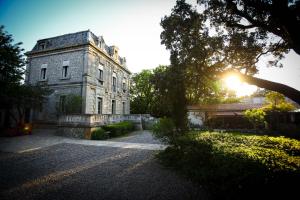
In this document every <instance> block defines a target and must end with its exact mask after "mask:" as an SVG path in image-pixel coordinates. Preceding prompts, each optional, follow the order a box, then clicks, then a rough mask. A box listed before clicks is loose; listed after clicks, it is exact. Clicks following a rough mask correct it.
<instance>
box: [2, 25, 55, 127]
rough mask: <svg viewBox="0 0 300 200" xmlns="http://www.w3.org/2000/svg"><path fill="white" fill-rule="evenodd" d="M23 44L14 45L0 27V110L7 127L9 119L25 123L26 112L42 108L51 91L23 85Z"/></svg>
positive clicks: (17, 122) (10, 37)
mask: <svg viewBox="0 0 300 200" xmlns="http://www.w3.org/2000/svg"><path fill="white" fill-rule="evenodd" d="M20 45H21V43H16V44H13V38H12V36H11V35H10V34H8V33H7V32H5V31H4V27H3V26H0V88H1V91H0V109H3V110H5V113H6V119H5V126H6V127H9V126H10V124H11V123H10V120H9V118H12V119H14V121H15V124H20V123H23V122H24V115H25V111H26V110H27V109H29V108H40V107H41V105H42V103H43V102H44V101H45V98H46V96H47V95H49V94H50V93H51V91H50V90H49V89H47V88H45V87H40V86H31V85H25V84H22V83H21V80H22V79H23V74H24V66H25V64H26V63H25V59H24V55H23V54H22V51H23V49H21V48H20Z"/></svg>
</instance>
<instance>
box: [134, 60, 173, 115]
mask: <svg viewBox="0 0 300 200" xmlns="http://www.w3.org/2000/svg"><path fill="white" fill-rule="evenodd" d="M165 69H166V66H162V65H160V66H158V67H157V68H155V69H154V70H143V71H142V72H140V73H138V74H134V75H133V77H132V84H131V89H130V93H131V102H130V109H131V110H130V112H131V113H135V114H141V113H147V114H151V115H152V116H154V117H163V116H169V115H170V114H169V113H170V108H169V107H170V105H169V102H168V101H166V99H165V96H164V95H162V94H161V92H160V91H159V90H158V89H157V88H158V87H157V86H158V85H159V84H160V83H161V82H158V81H159V79H158V76H160V75H161V73H164V72H165Z"/></svg>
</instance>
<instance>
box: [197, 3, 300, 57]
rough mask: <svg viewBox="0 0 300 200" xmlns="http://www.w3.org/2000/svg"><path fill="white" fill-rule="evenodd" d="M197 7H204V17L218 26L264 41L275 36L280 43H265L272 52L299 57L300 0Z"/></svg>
mask: <svg viewBox="0 0 300 200" xmlns="http://www.w3.org/2000/svg"><path fill="white" fill-rule="evenodd" d="M198 3H199V4H201V5H204V6H205V11H204V14H205V16H206V17H208V18H209V19H210V20H211V21H212V22H213V23H214V24H216V25H225V26H226V27H228V28H235V29H236V30H238V31H244V32H248V33H250V32H257V34H259V35H260V39H261V40H262V41H266V40H268V39H269V40H270V39H271V38H272V35H276V36H278V37H280V39H279V41H278V40H277V41H278V42H276V45H275V46H274V45H273V44H274V43H272V41H268V42H269V44H268V43H266V42H264V43H265V45H266V46H268V47H269V51H270V52H274V53H275V52H276V51H277V50H278V49H279V48H285V49H293V50H294V51H295V52H296V53H297V54H300V37H299V35H300V30H299V27H300V1H299V0H269V1H266V0H260V1H249V0H239V1H233V0H198ZM270 33H272V34H270Z"/></svg>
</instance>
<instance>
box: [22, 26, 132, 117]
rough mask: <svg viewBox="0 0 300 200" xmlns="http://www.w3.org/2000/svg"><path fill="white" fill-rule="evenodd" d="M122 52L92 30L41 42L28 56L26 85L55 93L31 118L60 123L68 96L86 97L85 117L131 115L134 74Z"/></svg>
mask: <svg viewBox="0 0 300 200" xmlns="http://www.w3.org/2000/svg"><path fill="white" fill-rule="evenodd" d="M118 51H119V49H118V47H116V46H108V45H107V44H105V42H104V39H103V37H102V36H99V37H97V36H96V35H94V34H93V33H92V32H91V31H89V30H87V31H82V32H76V33H71V34H65V35H61V36H57V37H52V38H46V39H42V40H38V41H37V43H36V45H35V46H34V48H33V49H32V50H31V51H29V52H27V53H26V55H27V59H28V64H27V70H26V71H27V73H26V78H25V82H26V83H27V84H32V85H37V84H39V85H47V86H48V87H49V88H50V89H52V90H53V93H52V94H51V95H50V96H49V97H48V101H47V102H46V103H45V104H44V105H43V106H42V109H40V110H38V111H33V112H32V114H31V118H32V119H33V120H41V121H48V122H55V121H57V117H58V112H59V109H63V107H64V104H65V101H66V96H67V95H68V94H73V95H78V96H81V97H82V108H81V113H82V114H129V112H130V104H129V102H130V101H129V84H130V74H131V73H130V71H129V70H128V69H127V67H126V59H125V58H124V57H120V56H119V54H118Z"/></svg>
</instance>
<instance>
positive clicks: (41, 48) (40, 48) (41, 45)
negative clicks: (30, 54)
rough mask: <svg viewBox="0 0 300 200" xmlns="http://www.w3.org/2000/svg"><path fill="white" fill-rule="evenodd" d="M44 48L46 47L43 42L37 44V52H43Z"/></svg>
mask: <svg viewBox="0 0 300 200" xmlns="http://www.w3.org/2000/svg"><path fill="white" fill-rule="evenodd" d="M45 47H46V44H45V42H41V43H40V44H39V50H43V49H45Z"/></svg>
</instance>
